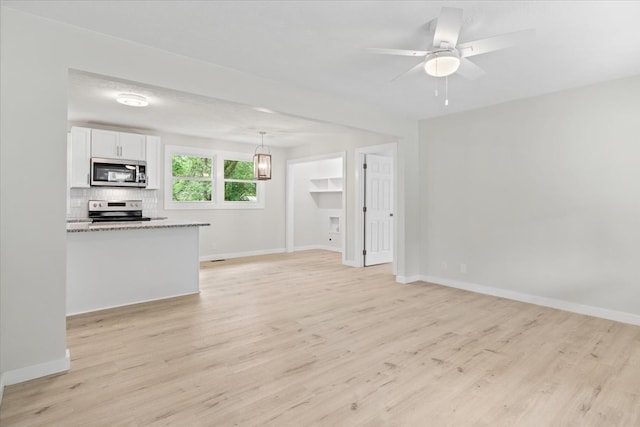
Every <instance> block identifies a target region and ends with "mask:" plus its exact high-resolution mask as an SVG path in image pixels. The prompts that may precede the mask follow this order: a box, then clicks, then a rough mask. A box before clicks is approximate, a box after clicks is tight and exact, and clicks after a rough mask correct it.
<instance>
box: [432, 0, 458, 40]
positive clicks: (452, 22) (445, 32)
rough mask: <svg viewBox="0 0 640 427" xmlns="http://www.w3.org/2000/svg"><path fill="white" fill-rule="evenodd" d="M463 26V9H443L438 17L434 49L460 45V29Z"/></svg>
mask: <svg viewBox="0 0 640 427" xmlns="http://www.w3.org/2000/svg"><path fill="white" fill-rule="evenodd" d="M461 26H462V9H458V8H454V7H443V8H442V11H441V12H440V16H439V17H438V23H437V25H436V31H435V34H434V35H433V47H435V48H439V47H443V46H442V44H443V43H446V44H447V46H446V47H451V48H453V47H455V46H456V44H457V43H458V36H459V35H460V27H461Z"/></svg>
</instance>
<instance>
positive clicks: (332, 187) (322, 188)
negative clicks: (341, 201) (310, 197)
mask: <svg viewBox="0 0 640 427" xmlns="http://www.w3.org/2000/svg"><path fill="white" fill-rule="evenodd" d="M340 192H342V177H339V176H338V177H329V178H311V179H310V180H309V193H340Z"/></svg>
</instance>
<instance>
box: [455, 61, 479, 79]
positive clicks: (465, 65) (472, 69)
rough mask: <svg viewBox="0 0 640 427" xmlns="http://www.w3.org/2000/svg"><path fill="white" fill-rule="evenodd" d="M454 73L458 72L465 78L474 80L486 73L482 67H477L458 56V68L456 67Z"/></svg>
mask: <svg viewBox="0 0 640 427" xmlns="http://www.w3.org/2000/svg"><path fill="white" fill-rule="evenodd" d="M456 74H460V75H461V76H462V77H464V78H465V79H469V80H475V79H477V78H479V77H482V76H484V75H485V74H486V73H485V72H484V70H483V69H482V68H480V67H478V66H477V65H476V64H474V63H473V62H471V61H469V60H468V59H467V58H460V68H458V71H456Z"/></svg>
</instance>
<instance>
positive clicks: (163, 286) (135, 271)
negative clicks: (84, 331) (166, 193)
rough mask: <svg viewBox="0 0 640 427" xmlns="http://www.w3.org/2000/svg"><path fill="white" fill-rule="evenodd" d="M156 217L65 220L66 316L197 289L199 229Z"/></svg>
mask: <svg viewBox="0 0 640 427" xmlns="http://www.w3.org/2000/svg"><path fill="white" fill-rule="evenodd" d="M208 225H210V224H208V223H204V222H189V221H172V220H166V219H165V220H153V221H140V222H129V223H89V222H72V223H68V224H67V315H72V314H79V313H85V312H90V311H95V310H102V309H106V308H111V307H118V306H122V305H128V304H135V303H140V302H145V301H152V300H157V299H163V298H170V297H175V296H180V295H188V294H195V293H198V292H199V282H198V280H199V253H198V241H199V227H201V226H208Z"/></svg>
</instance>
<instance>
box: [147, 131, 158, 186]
mask: <svg viewBox="0 0 640 427" xmlns="http://www.w3.org/2000/svg"><path fill="white" fill-rule="evenodd" d="M146 145H147V190H158V189H160V165H161V161H162V158H161V150H160V137H159V136H151V135H147V141H146Z"/></svg>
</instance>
